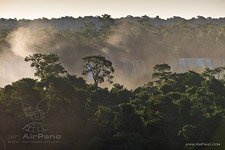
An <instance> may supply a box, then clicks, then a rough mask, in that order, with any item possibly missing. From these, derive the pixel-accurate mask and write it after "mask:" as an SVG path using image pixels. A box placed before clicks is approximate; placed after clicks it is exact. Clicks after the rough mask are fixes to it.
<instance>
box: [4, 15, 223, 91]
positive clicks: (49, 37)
mask: <svg viewBox="0 0 225 150" xmlns="http://www.w3.org/2000/svg"><path fill="white" fill-rule="evenodd" d="M35 53H56V54H57V55H59V57H60V61H61V63H62V64H63V66H64V67H65V68H66V69H67V70H68V71H69V72H70V73H72V74H76V75H78V76H81V73H82V57H84V56H88V55H94V54H95V55H97V54H100V55H102V56H104V57H106V58H107V59H109V60H111V61H112V63H113V66H114V68H115V73H114V83H123V84H124V85H125V86H126V87H128V88H134V87H137V86H139V85H143V84H145V83H147V82H149V81H150V80H151V77H152V68H153V66H154V65H156V64H159V63H168V64H170V65H171V66H172V70H174V71H187V70H188V69H195V68H204V67H209V68H214V67H216V66H221V65H223V61H222V60H223V59H224V57H225V18H220V19H213V18H204V17H201V16H199V17H197V18H192V19H190V20H186V19H183V18H180V17H173V18H169V19H167V20H164V19H160V18H159V17H155V18H150V17H148V16H142V17H132V16H127V17H125V18H117V19H113V18H111V17H110V16H109V15H103V16H96V17H92V16H88V17H83V18H81V17H79V18H72V17H63V18H58V19H56V18H53V19H46V18H42V19H35V20H25V19H22V20H16V19H0V63H1V69H0V86H2V87H3V86H5V85H6V84H10V83H11V82H13V81H16V80H18V79H21V78H24V77H33V73H34V70H33V69H32V68H30V67H29V66H30V64H28V63H26V62H25V61H24V58H25V57H26V56H28V55H32V54H35ZM207 62H208V63H207ZM210 62H211V63H210ZM212 63H213V65H212ZM87 80H88V79H87Z"/></svg>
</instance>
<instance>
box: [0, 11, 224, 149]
mask: <svg viewBox="0 0 225 150" xmlns="http://www.w3.org/2000/svg"><path fill="white" fill-rule="evenodd" d="M224 58H225V18H219V19H213V18H204V17H201V16H199V17H197V18H192V19H189V20H186V19H183V18H180V17H173V18H170V19H167V20H164V19H161V18H159V17H155V18H150V17H148V16H142V17H133V16H127V17H125V18H117V19H113V18H111V17H110V15H107V14H105V15H103V16H96V17H92V16H89V17H83V18H81V17H80V18H72V17H63V18H58V19H57V18H52V19H46V18H42V19H35V20H26V19H22V20H16V19H0V64H1V65H0V87H2V88H0V150H11V149H12V150H14V149H16V150H31V149H32V150H40V149H41V150H42V149H43V150H183V149H184V150H185V149H221V150H224V149H225V145H224V144H225V142H224V139H225V129H224V126H225V120H224V117H225V68H224V66H223V64H224V62H225V61H224V60H225V59H224ZM38 138H40V140H41V141H39V142H46V141H48V142H50V143H44V144H43V143H35V142H37V140H39V139H38ZM49 138H50V139H49ZM24 139H25V141H24ZM10 141H11V142H10ZM12 141H14V143H13V142H12ZM22 141H23V142H24V143H23V142H22ZM31 141H32V142H31ZM26 142H28V143H26ZM29 142H30V143H29ZM54 142H56V143H54Z"/></svg>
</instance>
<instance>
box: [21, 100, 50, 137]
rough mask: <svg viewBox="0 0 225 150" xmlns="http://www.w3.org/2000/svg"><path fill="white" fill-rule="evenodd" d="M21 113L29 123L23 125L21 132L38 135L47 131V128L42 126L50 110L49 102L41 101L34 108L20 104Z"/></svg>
mask: <svg viewBox="0 0 225 150" xmlns="http://www.w3.org/2000/svg"><path fill="white" fill-rule="evenodd" d="M21 105H22V109H23V113H24V114H25V116H26V117H28V118H30V120H31V121H32V122H31V123H29V124H27V125H25V126H24V127H23V130H25V131H26V132H32V133H40V132H46V131H48V128H47V127H46V125H45V124H44V118H45V114H47V113H48V112H49V110H50V107H51V104H50V101H47V100H42V101H40V102H38V103H37V104H36V105H35V107H32V106H31V105H30V104H27V103H24V102H21Z"/></svg>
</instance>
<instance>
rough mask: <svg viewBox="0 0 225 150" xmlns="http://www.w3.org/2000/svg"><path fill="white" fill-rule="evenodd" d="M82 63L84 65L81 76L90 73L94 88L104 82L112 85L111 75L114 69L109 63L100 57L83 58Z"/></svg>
mask: <svg viewBox="0 0 225 150" xmlns="http://www.w3.org/2000/svg"><path fill="white" fill-rule="evenodd" d="M83 61H84V63H85V64H84V70H83V73H82V74H83V75H87V74H89V73H91V75H92V78H93V80H94V86H95V87H98V84H99V83H102V82H104V81H105V80H107V81H108V82H109V83H112V79H113V76H112V75H111V74H112V73H113V72H114V68H113V66H112V62H111V61H109V60H107V59H106V58H105V57H103V56H100V55H97V56H87V57H84V58H83Z"/></svg>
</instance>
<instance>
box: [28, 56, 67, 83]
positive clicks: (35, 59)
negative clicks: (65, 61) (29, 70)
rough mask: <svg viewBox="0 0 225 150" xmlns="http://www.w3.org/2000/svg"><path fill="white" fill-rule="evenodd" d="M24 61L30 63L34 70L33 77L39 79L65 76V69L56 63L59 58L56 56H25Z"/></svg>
mask: <svg viewBox="0 0 225 150" xmlns="http://www.w3.org/2000/svg"><path fill="white" fill-rule="evenodd" d="M25 61H26V62H29V61H31V67H34V68H35V70H36V72H35V73H34V75H35V76H37V77H39V78H41V79H43V78H46V77H50V76H52V77H59V76H62V75H66V74H67V71H66V70H65V68H64V67H63V66H62V65H61V64H60V63H59V62H58V61H59V56H58V55H56V54H34V55H30V56H27V57H26V58H25Z"/></svg>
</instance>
